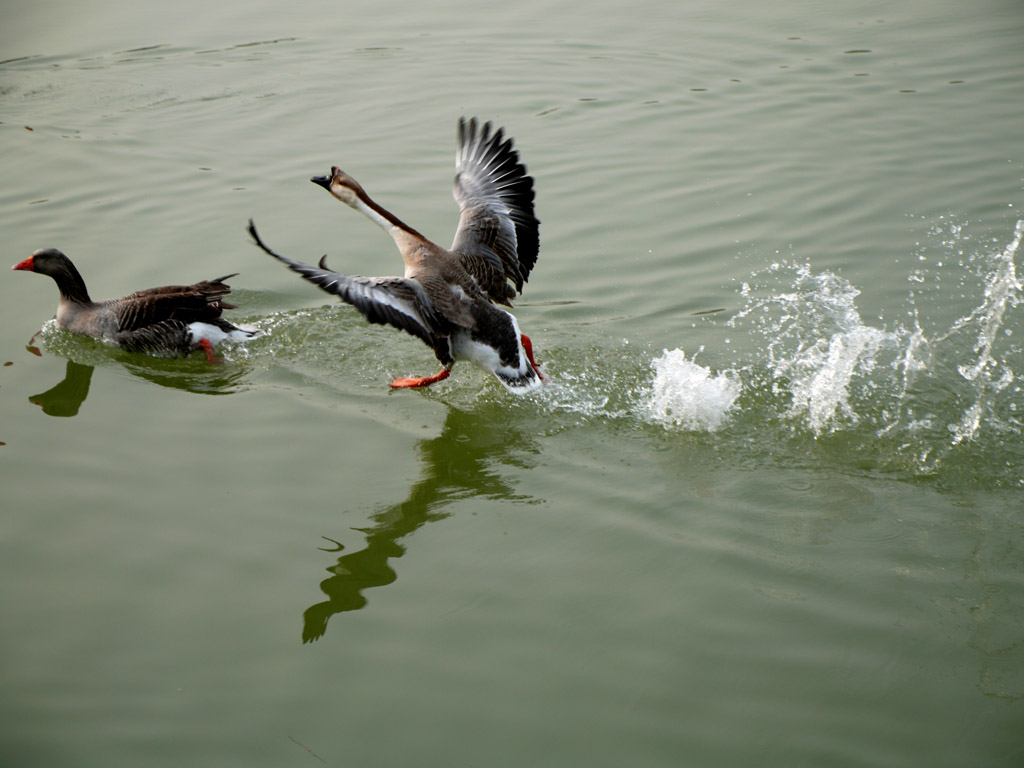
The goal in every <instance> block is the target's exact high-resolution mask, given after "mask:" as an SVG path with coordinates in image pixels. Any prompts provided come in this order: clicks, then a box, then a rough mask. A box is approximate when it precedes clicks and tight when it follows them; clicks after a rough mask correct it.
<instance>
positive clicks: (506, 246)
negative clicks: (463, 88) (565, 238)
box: [249, 118, 545, 393]
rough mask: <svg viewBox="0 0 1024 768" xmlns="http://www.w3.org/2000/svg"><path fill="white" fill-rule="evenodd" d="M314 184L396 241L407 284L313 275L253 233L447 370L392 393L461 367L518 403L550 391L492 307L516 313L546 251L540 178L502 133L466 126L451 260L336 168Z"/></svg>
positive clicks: (472, 123)
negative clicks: (485, 375)
mask: <svg viewBox="0 0 1024 768" xmlns="http://www.w3.org/2000/svg"><path fill="white" fill-rule="evenodd" d="M311 181H313V182H314V183H316V184H319V185H320V186H321V187H323V188H324V189H326V190H327V191H328V192H330V193H331V194H332V195H333V196H334V197H336V198H338V199H339V200H341V202H343V203H345V204H346V205H348V206H350V207H352V208H355V209H356V210H357V211H359V212H360V213H362V214H363V215H364V216H366V217H367V218H368V219H370V221H372V222H373V223H375V224H376V225H377V226H379V227H380V228H381V229H383V230H384V231H385V232H387V233H388V234H389V235H391V237H392V239H394V241H395V244H396V245H397V246H398V250H399V251H400V252H401V254H402V259H403V260H404V261H405V276H404V277H357V276H351V275H342V274H338V273H337V272H332V271H331V270H330V269H328V267H327V263H326V258H327V257H326V256H324V257H323V258H322V259H320V266H319V267H313V266H310V265H308V264H303V263H302V262H299V261H295V260H293V259H290V258H288V257H286V256H282V255H280V254H278V253H275V252H274V251H272V250H271V249H270V248H268V247H267V246H266V245H265V244H264V243H263V241H262V240H261V239H260V237H259V235H258V234H257V232H256V227H255V226H254V224H253V222H252V220H250V221H249V232H250V234H251V235H252V237H253V239H254V240H255V241H256V244H257V245H258V246H259V247H260V248H262V249H263V250H264V251H266V252H267V253H268V254H270V255H271V256H273V257H274V258H276V259H279V260H280V261H282V262H284V264H285V265H287V266H288V268H289V269H292V270H293V271H295V272H298V273H299V274H300V275H302V276H303V277H304V278H305V279H306V280H309V281H310V282H312V283H315V284H316V285H318V286H319V287H320V288H321V289H323V290H324V291H327V292H328V293H333V294H336V295H337V296H339V297H340V298H341V299H342V300H343V301H346V302H348V303H349V304H351V305H352V306H354V307H355V308H356V309H358V310H359V311H360V312H361V313H362V314H363V316H365V317H366V319H367V320H369V321H370V322H371V323H380V324H388V325H392V326H394V327H396V328H400V329H401V330H403V331H406V332H407V333H411V334H412V335H413V336H416V337H417V338H419V339H421V340H422V341H423V342H424V343H426V344H427V346H429V347H430V348H431V349H433V350H434V354H435V355H436V356H437V359H438V360H439V361H440V362H441V364H442V365H443V366H444V368H443V369H442V370H441V372H440V373H437V374H435V375H433V376H423V377H403V378H397V379H395V380H394V381H392V382H391V386H392V387H395V388H402V387H424V386H428V385H430V384H433V383H434V382H437V381H441V380H442V379H446V378H448V375H449V373H450V372H451V368H452V365H454V363H455V361H456V360H469V361H471V362H474V363H476V364H477V365H479V366H480V367H481V368H483V369H484V370H486V371H490V372H491V373H493V374H494V375H495V376H497V377H498V380H499V381H500V382H501V383H502V384H503V385H504V386H505V387H506V388H508V389H509V390H510V391H512V392H515V393H523V392H528V391H530V390H532V389H534V388H536V387H539V386H540V385H541V384H542V383H543V382H544V381H545V378H544V375H543V374H542V373H541V370H540V367H539V366H538V365H537V363H536V361H535V360H534V358H533V349H532V344H531V343H530V339H529V338H528V337H527V336H526V335H524V334H523V333H522V332H521V331H520V330H519V324H518V323H517V322H516V319H515V317H513V316H512V315H511V314H510V313H508V312H506V311H505V310H503V309H500V308H499V307H497V306H495V304H504V305H506V306H511V305H512V299H513V298H514V297H515V295H516V293H517V292H520V293H521V292H522V290H523V283H525V282H526V280H527V278H528V277H529V275H530V270H532V269H533V265H534V264H536V263H537V253H538V250H539V248H540V236H539V226H540V222H539V221H538V220H537V218H536V217H535V216H534V213H533V196H534V193H533V178H532V177H530V176H529V175H527V173H526V168H525V167H524V166H523V165H522V164H521V163H520V162H519V154H518V153H517V152H516V150H515V149H513V146H512V139H505V138H504V131H503V129H501V128H499V129H497V130H496V131H492V128H491V124H490V123H484V124H483V125H479V124H478V123H477V120H476V118H472V119H470V120H466V119H465V118H462V119H460V120H459V126H458V148H457V150H456V153H455V188H454V191H453V194H454V196H455V201H456V202H457V203H458V204H459V208H460V209H461V217H460V219H459V227H458V230H457V231H456V233H455V240H454V242H453V243H452V247H451V250H448V249H446V248H442V247H441V246H439V245H436V244H435V243H433V242H431V241H430V240H428V239H427V238H426V237H424V236H423V235H421V234H420V233H419V232H417V231H416V230H415V229H413V228H412V227H410V226H409V225H408V224H405V223H404V222H403V221H401V220H400V219H399V218H398V217H397V216H395V215H394V214H392V213H391V212H390V211H387V210H385V209H384V208H382V207H381V206H380V205H378V204H377V203H376V202H374V201H373V200H372V199H371V198H370V196H369V195H368V194H366V191H365V190H364V189H363V188H362V187H361V186H360V185H359V183H358V182H357V181H356V180H355V179H353V178H352V177H351V176H349V175H348V174H347V173H345V172H344V171H342V170H341V169H339V168H337V167H332V168H331V173H330V175H329V176H314V177H313V178H312V179H311Z"/></svg>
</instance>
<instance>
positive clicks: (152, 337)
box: [11, 248, 256, 363]
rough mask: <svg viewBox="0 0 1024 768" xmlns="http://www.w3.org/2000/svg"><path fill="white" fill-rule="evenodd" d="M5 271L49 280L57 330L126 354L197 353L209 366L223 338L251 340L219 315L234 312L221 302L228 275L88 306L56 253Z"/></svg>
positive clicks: (42, 253)
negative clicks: (115, 347)
mask: <svg viewBox="0 0 1024 768" xmlns="http://www.w3.org/2000/svg"><path fill="white" fill-rule="evenodd" d="M11 269H20V270H24V271H26V272H38V273H39V274H41V275H49V276H50V277H52V278H53V280H54V282H55V283H57V288H58V289H59V290H60V302H59V303H58V304H57V325H58V326H59V327H60V328H64V329H66V330H69V331H71V332H72V333H80V334H83V335H85V336H92V337H93V338H97V339H103V340H105V341H111V342H113V343H115V344H117V345H118V346H119V347H121V348H122V349H125V350H127V351H129V352H146V353H150V354H157V355H187V354H188V353H189V352H191V351H192V350H194V349H196V348H199V349H202V350H203V351H204V352H205V353H206V358H207V359H208V360H209V361H210V362H211V363H214V362H217V358H216V357H214V354H213V347H214V345H216V344H219V343H220V342H221V341H223V340H224V339H227V338H230V339H235V340H242V339H248V338H251V337H253V336H255V335H256V332H255V331H247V330H243V329H242V328H238V327H236V326H234V325H232V324H231V323H229V322H228V321H227V320H224V319H223V318H221V316H220V315H221V312H222V311H223V310H225V309H234V308H235V305H234V304H229V303H228V302H226V301H224V300H223V297H224V296H227V295H228V294H229V293H230V292H231V288H230V287H229V286H228V285H226V284H225V283H224V281H225V280H227V279H228V278H229V277H234V275H225V276H224V277H218V278H217V279H215V280H207V281H203V282H201V283H196V284H195V285H169V286H166V287H163V288H150V289H148V290H145V291H138V292H136V293H133V294H131V295H129V296H125V297H123V298H120V299H109V300H108V301H93V300H92V299H90V298H89V291H88V290H86V287H85V281H84V280H82V276H81V275H80V274H79V272H78V270H77V269H75V265H74V264H72V263H71V259H69V258H68V257H67V256H65V255H64V254H63V253H61V252H60V251H58V250H57V249H56V248H44V249H41V250H38V251H36V252H35V253H33V254H32V255H31V256H29V257H28V258H27V259H25V260H24V261H21V262H18V263H17V264H15V265H14V266H13V267H11Z"/></svg>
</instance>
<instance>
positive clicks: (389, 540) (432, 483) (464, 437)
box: [302, 409, 532, 643]
mask: <svg viewBox="0 0 1024 768" xmlns="http://www.w3.org/2000/svg"><path fill="white" fill-rule="evenodd" d="M494 421H495V419H494V417H493V415H492V416H480V415H477V414H472V413H464V412H462V411H459V410H456V409H451V410H449V411H448V416H447V418H446V419H445V424H444V428H443V430H442V432H441V434H440V435H439V436H437V437H435V438H432V439H429V440H422V441H420V442H419V443H418V445H417V448H418V451H419V454H420V457H421V459H422V464H423V472H422V478H421V479H420V480H419V481H418V482H417V483H415V484H414V485H413V486H412V488H411V489H410V490H409V495H408V497H407V498H406V499H405V501H402V502H399V503H398V504H395V505H393V506H390V507H388V508H386V509H383V510H381V511H380V512H377V513H376V514H374V515H373V516H372V518H371V519H372V520H373V525H372V526H370V527H368V528H360V529H358V530H360V531H362V532H363V533H365V534H366V546H365V547H364V548H363V549H361V550H359V551H357V552H351V553H349V554H345V555H342V556H341V557H339V558H338V561H337V563H336V564H335V565H333V566H331V567H329V568H328V569H327V570H328V571H329V572H331V573H332V574H334V575H332V576H331V577H330V578H328V579H325V580H324V581H322V582H320V589H321V590H323V592H324V594H326V595H327V600H325V601H323V602H321V603H317V604H315V605H312V606H310V607H309V608H307V609H306V611H305V613H304V614H303V628H302V641H303V642H304V643H308V642H312V641H314V640H318V639H319V638H320V637H321V636H322V635H323V634H324V633H325V632H326V631H327V622H328V621H329V620H330V618H331V616H333V615H334V614H336V613H343V612H345V611H356V610H359V609H360V608H362V607H363V606H365V605H366V602H367V601H366V598H365V597H364V596H363V591H364V590H367V589H371V588H373V587H383V586H387V585H388V584H391V583H392V582H393V581H395V580H396V579H397V578H398V575H397V574H396V573H395V571H394V569H393V568H392V566H391V565H390V564H389V562H388V561H389V560H391V559H392V558H398V557H401V556H402V555H403V554H404V553H405V547H404V546H403V545H402V544H400V543H399V540H400V539H402V538H403V537H405V536H407V535H409V534H410V533H412V532H413V531H415V530H417V529H418V528H420V527H421V526H422V525H423V524H424V523H427V522H430V521H433V520H440V519H442V518H444V517H446V516H447V515H448V513H447V512H445V511H444V507H445V506H446V505H447V504H450V503H452V502H454V501H458V500H459V499H464V498H470V497H480V498H487V499H504V500H509V501H526V500H528V498H529V497H526V496H521V495H518V494H516V493H515V490H514V489H513V488H512V487H511V486H510V485H509V484H508V481H507V480H505V479H504V478H503V477H502V473H501V467H502V466H523V465H525V464H526V463H527V462H526V461H525V460H524V459H522V458H521V454H524V453H530V452H531V450H532V448H531V444H530V442H529V440H528V438H525V437H524V436H523V435H521V434H519V433H518V432H516V431H515V430H510V429H509V428H507V427H503V428H500V429H496V428H495V423H494ZM328 540H329V541H333V539H328ZM335 543H336V544H337V548H332V549H326V550H325V551H329V552H340V551H341V549H342V545H341V544H339V543H338V542H335Z"/></svg>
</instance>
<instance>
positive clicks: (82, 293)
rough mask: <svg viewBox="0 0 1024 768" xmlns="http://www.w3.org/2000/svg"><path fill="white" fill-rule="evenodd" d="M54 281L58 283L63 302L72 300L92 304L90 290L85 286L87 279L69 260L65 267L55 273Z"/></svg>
mask: <svg viewBox="0 0 1024 768" xmlns="http://www.w3.org/2000/svg"><path fill="white" fill-rule="evenodd" d="M51 277H53V281H54V282H55V283H57V290H59V291H60V299H61V301H62V302H65V301H70V302H72V303H74V304H92V299H90V298H89V291H88V289H86V287H85V280H83V279H82V276H81V275H80V274H79V273H78V270H77V269H75V265H74V264H72V263H71V262H68V263H67V264H65V265H64V268H63V269H61V270H60V271H58V272H55V273H54V274H53V275H51Z"/></svg>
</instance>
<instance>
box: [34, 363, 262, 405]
mask: <svg viewBox="0 0 1024 768" xmlns="http://www.w3.org/2000/svg"><path fill="white" fill-rule="evenodd" d="M86 357H87V359H88V362H77V361H75V360H72V359H70V358H68V359H67V366H66V369H65V372H64V379H63V380H62V381H60V382H59V383H57V384H55V385H54V386H52V387H51V388H50V389H48V390H46V391H45V392H40V393H39V394H38V395H32V396H31V397H29V402H31V403H34V404H35V405H38V406H40V407H41V408H42V409H43V413H45V414H46V415H47V416H77V415H78V411H79V409H80V408H81V407H82V404H83V403H84V402H85V398H86V397H88V395H89V387H90V384H91V383H92V372H93V370H94V369H95V366H94V365H92V364H91V363H92V362H97V360H95V359H94V357H95V356H93V357H89V356H86ZM124 357H129V356H127V355H124ZM101 359H107V358H106V357H104V358H101ZM140 359H141V360H145V361H146V362H147V363H149V364H148V365H140V364H138V361H139V360H140ZM121 363H122V365H123V366H124V369H125V370H126V371H128V372H129V373H130V374H132V376H137V377H139V378H140V379H145V380H146V381H151V382H153V383H154V384H159V385H160V386H162V387H168V388H170V389H181V390H184V391H186V392H192V393H193V394H197V395H230V394H232V393H234V392H237V391H238V389H239V388H240V386H241V385H242V384H244V382H245V376H246V373H247V372H248V370H247V368H246V367H245V366H243V365H239V364H233V365H211V366H207V365H204V366H202V367H201V370H197V369H196V368H195V365H194V364H189V363H187V362H186V361H182V360H178V361H174V360H154V359H152V358H138V357H134V356H132V358H131V359H130V360H122V361H121Z"/></svg>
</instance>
